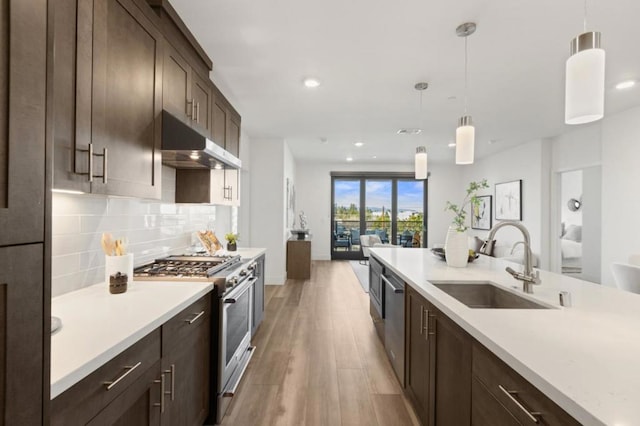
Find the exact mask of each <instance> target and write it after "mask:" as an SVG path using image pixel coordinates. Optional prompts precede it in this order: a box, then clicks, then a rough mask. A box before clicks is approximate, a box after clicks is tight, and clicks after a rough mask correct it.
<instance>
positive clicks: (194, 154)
mask: <svg viewBox="0 0 640 426" xmlns="http://www.w3.org/2000/svg"><path fill="white" fill-rule="evenodd" d="M189 158H191V159H192V160H199V159H200V154H199V153H198V152H197V151H194V152H192V153H191V155H189Z"/></svg>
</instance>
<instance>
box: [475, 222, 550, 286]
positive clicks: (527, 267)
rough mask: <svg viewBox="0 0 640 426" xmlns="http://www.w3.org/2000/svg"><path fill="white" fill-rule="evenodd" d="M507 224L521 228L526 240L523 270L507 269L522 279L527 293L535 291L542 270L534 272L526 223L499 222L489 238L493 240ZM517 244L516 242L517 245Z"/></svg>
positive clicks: (512, 274)
mask: <svg viewBox="0 0 640 426" xmlns="http://www.w3.org/2000/svg"><path fill="white" fill-rule="evenodd" d="M505 226H513V227H514V228H516V229H518V230H520V232H522V236H523V237H524V241H523V242H522V243H523V245H524V270H523V271H522V272H516V271H514V270H513V268H510V267H508V266H507V268H506V271H507V272H508V273H509V274H511V276H513V278H515V279H517V280H520V281H522V291H523V292H525V293H533V285H534V284H540V282H541V281H540V272H539V271H536V272H535V273H534V272H533V266H532V263H533V262H532V257H533V256H532V254H531V238H530V237H529V231H527V228H525V227H524V225H523V224H522V223H520V222H514V221H512V220H505V221H502V222H498V223H496V224H495V225H493V228H491V230H490V231H489V236H488V238H487V239H488V240H489V241H492V240H493V239H494V237H495V235H496V232H498V230H499V229H500V228H504V227H505ZM515 245H517V243H516V244H514V247H515Z"/></svg>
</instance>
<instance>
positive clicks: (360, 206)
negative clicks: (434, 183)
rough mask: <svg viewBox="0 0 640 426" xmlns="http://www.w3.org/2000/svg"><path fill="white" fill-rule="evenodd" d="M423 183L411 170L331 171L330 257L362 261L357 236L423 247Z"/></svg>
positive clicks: (424, 185)
mask: <svg viewBox="0 0 640 426" xmlns="http://www.w3.org/2000/svg"><path fill="white" fill-rule="evenodd" d="M426 203H427V181H426V180H425V181H422V180H415V179H414V178H413V174H412V173H396V174H389V173H358V174H353V173H348V174H347V173H332V175H331V259H351V260H356V259H362V258H363V256H362V247H361V244H360V237H361V236H362V235H377V236H378V237H379V238H380V240H381V242H383V243H390V244H395V245H399V246H403V247H422V246H423V242H424V241H425V238H426V214H425V212H426V211H427V205H426Z"/></svg>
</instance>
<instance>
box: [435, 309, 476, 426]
mask: <svg viewBox="0 0 640 426" xmlns="http://www.w3.org/2000/svg"><path fill="white" fill-rule="evenodd" d="M429 321H430V324H429V328H430V330H431V332H432V333H434V334H432V335H430V338H431V344H432V345H433V346H435V348H434V352H435V359H434V362H435V393H434V396H435V413H434V414H435V424H436V425H444V426H446V425H458V426H464V425H469V424H471V423H470V422H471V365H472V362H471V353H472V339H471V336H469V335H468V334H467V333H466V332H464V330H462V329H461V328H460V327H459V326H458V325H457V324H455V323H454V322H453V321H451V320H450V319H449V318H447V317H446V316H445V315H444V314H442V313H440V312H439V311H437V310H436V309H435V307H433V306H432V305H430V306H429Z"/></svg>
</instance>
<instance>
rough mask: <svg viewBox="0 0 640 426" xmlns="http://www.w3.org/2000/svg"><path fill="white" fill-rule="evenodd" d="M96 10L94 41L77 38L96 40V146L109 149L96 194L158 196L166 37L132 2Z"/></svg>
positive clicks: (101, 1) (116, 1) (99, 3)
mask: <svg viewBox="0 0 640 426" xmlns="http://www.w3.org/2000/svg"><path fill="white" fill-rule="evenodd" d="M93 8H94V9H93V34H92V36H93V37H87V38H84V37H83V38H80V32H79V34H78V48H80V47H81V45H85V44H86V43H91V42H92V41H93V47H92V58H93V62H92V88H93V89H92V99H91V125H92V135H91V139H92V143H93V145H94V148H95V151H96V153H98V154H100V153H102V152H104V151H103V150H104V149H107V152H106V153H105V156H104V157H96V162H97V163H98V164H96V167H95V170H96V173H95V174H96V175H98V176H102V177H96V178H94V182H93V184H92V192H95V193H100V194H114V195H127V196H133V197H142V198H160V180H161V179H160V170H161V152H160V136H161V119H160V115H161V112H162V59H163V56H162V45H163V38H162V35H161V34H160V32H159V31H158V30H157V29H156V27H155V26H154V25H153V24H152V23H151V21H150V20H149V19H148V18H147V16H146V15H145V14H144V13H143V12H142V10H141V9H139V8H138V6H136V5H135V4H134V2H133V0H94V2H93ZM150 13H151V12H150ZM78 25H79V26H80V23H79V24H78ZM84 48H87V47H84ZM80 59H81V58H80V57H79V58H78V60H80ZM100 163H102V164H100Z"/></svg>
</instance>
